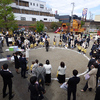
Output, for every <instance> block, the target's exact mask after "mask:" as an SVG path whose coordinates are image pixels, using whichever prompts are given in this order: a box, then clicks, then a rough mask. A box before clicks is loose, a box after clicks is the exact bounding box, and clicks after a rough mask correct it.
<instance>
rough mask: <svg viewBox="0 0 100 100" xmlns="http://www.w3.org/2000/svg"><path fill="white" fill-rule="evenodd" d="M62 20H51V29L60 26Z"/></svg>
mask: <svg viewBox="0 0 100 100" xmlns="http://www.w3.org/2000/svg"><path fill="white" fill-rule="evenodd" d="M61 24H62V22H52V23H51V26H50V27H51V29H54V30H55V29H57V28H58V27H61Z"/></svg>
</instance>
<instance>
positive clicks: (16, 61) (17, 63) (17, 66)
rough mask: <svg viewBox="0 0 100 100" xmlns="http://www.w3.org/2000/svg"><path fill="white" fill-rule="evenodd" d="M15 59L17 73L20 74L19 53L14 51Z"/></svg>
mask: <svg viewBox="0 0 100 100" xmlns="http://www.w3.org/2000/svg"><path fill="white" fill-rule="evenodd" d="M14 60H15V69H16V73H17V74H19V72H18V69H19V67H20V66H19V59H18V57H17V54H16V53H14Z"/></svg>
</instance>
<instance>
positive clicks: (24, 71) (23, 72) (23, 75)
mask: <svg viewBox="0 0 100 100" xmlns="http://www.w3.org/2000/svg"><path fill="white" fill-rule="evenodd" d="M25 74H26V68H23V67H22V68H21V76H22V77H25Z"/></svg>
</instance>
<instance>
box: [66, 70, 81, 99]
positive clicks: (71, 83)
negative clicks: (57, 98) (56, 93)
mask: <svg viewBox="0 0 100 100" xmlns="http://www.w3.org/2000/svg"><path fill="white" fill-rule="evenodd" d="M77 74H78V71H77V70H73V75H74V76H73V77H71V78H70V79H69V80H68V82H67V84H68V90H67V93H68V99H67V100H70V97H71V93H73V100H76V90H77V84H78V83H79V82H80V78H79V77H77Z"/></svg>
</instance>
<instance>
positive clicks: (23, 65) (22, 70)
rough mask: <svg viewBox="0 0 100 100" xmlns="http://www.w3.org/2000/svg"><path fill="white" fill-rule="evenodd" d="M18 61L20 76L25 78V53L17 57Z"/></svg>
mask: <svg viewBox="0 0 100 100" xmlns="http://www.w3.org/2000/svg"><path fill="white" fill-rule="evenodd" d="M19 63H20V67H21V77H23V78H27V77H26V76H25V74H26V63H27V60H26V58H25V55H23V54H22V55H21V56H20V58H19Z"/></svg>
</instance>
